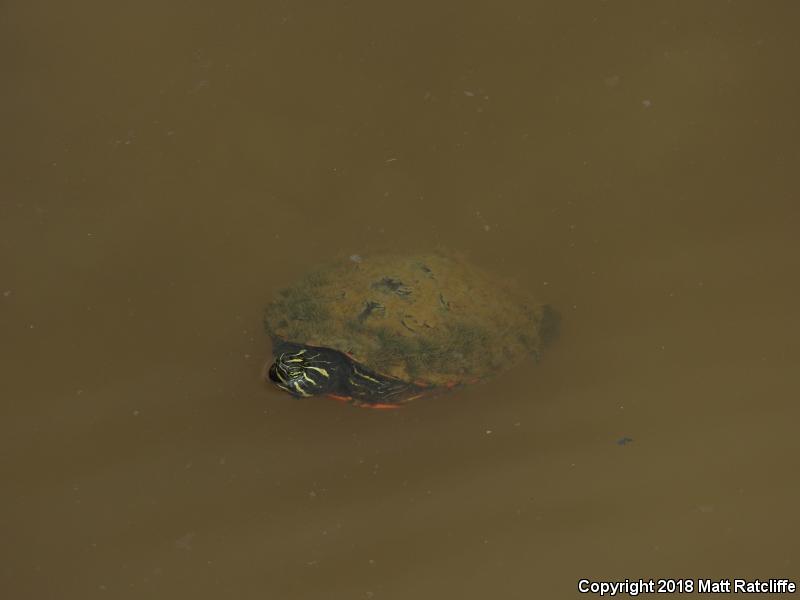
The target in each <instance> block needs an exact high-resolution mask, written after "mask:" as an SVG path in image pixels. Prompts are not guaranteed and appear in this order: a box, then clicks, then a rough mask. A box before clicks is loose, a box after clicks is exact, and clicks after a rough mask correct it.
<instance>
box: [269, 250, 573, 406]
mask: <svg viewBox="0 0 800 600" xmlns="http://www.w3.org/2000/svg"><path fill="white" fill-rule="evenodd" d="M559 321H560V317H559V314H558V312H557V311H556V310H555V309H553V308H552V307H551V306H550V305H548V304H540V303H538V302H536V301H535V300H534V299H533V298H531V297H529V296H528V295H527V294H524V293H521V292H520V291H519V290H518V289H516V288H515V286H513V285H512V284H511V283H510V282H507V281H505V280H504V279H503V278H501V277H499V276H497V275H495V274H493V273H489V272H487V271H485V270H482V269H480V268H478V267H476V266H474V265H472V264H470V263H469V261H467V260H466V259H465V258H463V257H462V256H460V255H456V254H453V253H446V252H441V251H437V252H430V253H427V254H412V255H404V254H385V255H375V256H372V257H365V258H362V257H361V256H358V255H352V256H350V257H347V258H345V257H342V258H341V259H338V260H334V261H332V262H330V263H325V264H322V265H321V266H319V267H318V268H316V269H313V270H312V271H310V272H309V273H307V274H306V275H304V276H303V277H301V278H300V279H299V280H297V281H296V282H295V283H294V284H293V285H290V286H288V287H286V288H284V289H281V290H280V291H279V292H278V293H277V294H276V295H275V297H274V299H273V300H272V301H271V302H270V303H269V304H268V305H267V307H266V310H265V313H264V326H265V329H266V332H267V334H268V335H269V336H270V338H271V340H272V347H273V355H274V356H273V360H272V361H270V362H271V364H270V363H267V365H266V366H265V369H264V378H265V379H267V380H269V381H271V382H272V383H274V384H275V385H276V386H277V387H278V388H280V389H282V390H284V391H286V392H288V393H289V394H291V395H292V396H295V397H297V398H307V397H312V396H320V395H326V396H330V397H333V398H336V399H339V400H343V401H346V402H349V403H350V404H353V405H355V406H361V407H367V408H397V407H398V406H400V405H402V404H405V403H406V402H408V401H410V400H413V399H415V398H418V397H420V396H423V395H427V394H429V393H431V392H434V391H436V390H447V389H449V388H453V387H455V386H459V385H462V384H468V383H474V382H477V381H481V380H483V379H485V378H487V377H489V376H491V375H495V374H497V373H501V372H503V371H505V370H506V369H508V368H510V367H512V366H513V365H515V364H517V363H519V362H521V361H523V360H524V359H525V358H526V357H533V358H534V359H536V360H537V361H538V359H539V357H540V354H541V352H542V350H543V348H544V347H545V346H546V345H547V344H548V343H549V342H550V341H551V340H552V339H553V338H554V337H555V334H556V332H557V329H558V324H559Z"/></svg>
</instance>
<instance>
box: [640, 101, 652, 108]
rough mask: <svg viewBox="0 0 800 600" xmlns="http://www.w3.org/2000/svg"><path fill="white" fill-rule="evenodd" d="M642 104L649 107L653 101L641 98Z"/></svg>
mask: <svg viewBox="0 0 800 600" xmlns="http://www.w3.org/2000/svg"><path fill="white" fill-rule="evenodd" d="M642 106H643V107H645V108H650V107H651V106H653V103H652V102H650V100H642Z"/></svg>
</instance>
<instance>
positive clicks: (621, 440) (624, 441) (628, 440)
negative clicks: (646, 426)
mask: <svg viewBox="0 0 800 600" xmlns="http://www.w3.org/2000/svg"><path fill="white" fill-rule="evenodd" d="M632 441H633V438H629V437H621V438H619V439H618V440H617V445H618V446H624V445H625V444H630V443H631V442H632Z"/></svg>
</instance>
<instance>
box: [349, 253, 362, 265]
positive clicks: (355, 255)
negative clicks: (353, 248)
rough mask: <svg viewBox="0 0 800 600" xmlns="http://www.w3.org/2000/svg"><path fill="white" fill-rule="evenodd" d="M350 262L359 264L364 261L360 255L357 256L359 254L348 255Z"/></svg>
mask: <svg viewBox="0 0 800 600" xmlns="http://www.w3.org/2000/svg"><path fill="white" fill-rule="evenodd" d="M350 260H351V261H353V262H354V263H360V262H363V261H364V259H363V258H361V255H359V254H351V255H350Z"/></svg>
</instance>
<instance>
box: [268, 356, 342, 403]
mask: <svg viewBox="0 0 800 600" xmlns="http://www.w3.org/2000/svg"><path fill="white" fill-rule="evenodd" d="M345 360H346V359H345V357H344V355H343V354H341V353H340V352H336V351H335V350H329V349H326V348H311V347H308V346H295V347H294V348H279V349H277V351H276V352H275V362H274V363H272V365H271V366H270V367H269V369H268V371H267V377H269V379H270V381H272V382H273V383H274V384H275V385H276V386H278V387H279V388H280V389H282V390H284V391H286V392H289V393H290V394H291V395H292V396H294V397H295V398H310V397H311V396H318V395H320V394H331V393H334V392H336V390H338V389H339V388H340V387H341V381H340V377H341V375H340V374H341V372H342V366H343V365H342V363H343V362H344V361H345Z"/></svg>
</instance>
